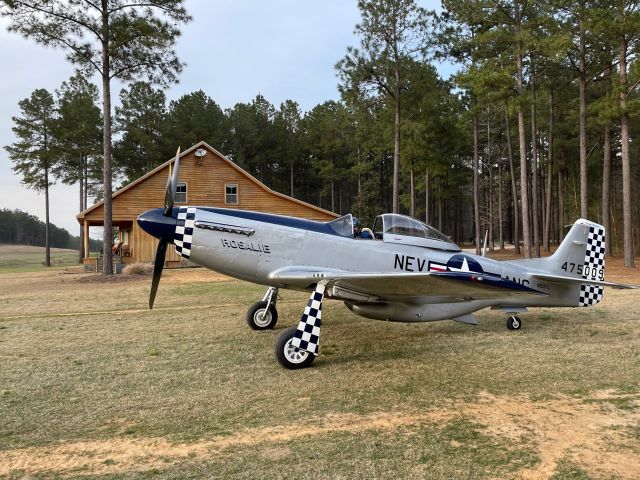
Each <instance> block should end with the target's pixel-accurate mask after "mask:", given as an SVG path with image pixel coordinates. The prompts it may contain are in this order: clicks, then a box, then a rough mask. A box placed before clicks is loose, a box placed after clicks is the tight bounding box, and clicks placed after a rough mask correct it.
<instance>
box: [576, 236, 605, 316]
mask: <svg viewBox="0 0 640 480" xmlns="http://www.w3.org/2000/svg"><path fill="white" fill-rule="evenodd" d="M604 252H605V231H604V227H602V226H600V225H591V226H589V235H588V237H587V249H586V252H585V255H584V268H583V274H582V278H585V279H586V278H592V279H593V278H598V277H597V273H596V272H600V271H601V270H604ZM603 296H604V287H599V286H596V285H589V284H587V283H583V284H582V285H580V299H579V300H578V305H579V306H580V307H589V306H591V305H595V304H596V303H598V302H600V300H602V297H603Z"/></svg>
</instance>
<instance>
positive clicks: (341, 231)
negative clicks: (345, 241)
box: [329, 213, 353, 237]
mask: <svg viewBox="0 0 640 480" xmlns="http://www.w3.org/2000/svg"><path fill="white" fill-rule="evenodd" d="M329 226H330V227H331V229H332V230H333V231H334V232H336V233H337V234H338V235H340V236H341V237H353V217H352V216H351V214H350V213H348V214H347V215H344V216H342V217H340V218H336V219H335V220H332V221H331V222H329Z"/></svg>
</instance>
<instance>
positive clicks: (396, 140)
mask: <svg viewBox="0 0 640 480" xmlns="http://www.w3.org/2000/svg"><path fill="white" fill-rule="evenodd" d="M395 77H396V88H395V102H394V103H395V119H394V125H393V213H398V212H399V210H398V209H399V204H398V200H399V198H398V196H399V195H400V191H399V176H400V70H399V69H398V68H397V67H396V71H395Z"/></svg>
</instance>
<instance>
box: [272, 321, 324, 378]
mask: <svg viewBox="0 0 640 480" xmlns="http://www.w3.org/2000/svg"><path fill="white" fill-rule="evenodd" d="M295 333H296V328H295V327H290V328H286V329H285V330H283V331H282V332H280V334H279V335H278V336H277V337H276V344H275V349H274V355H275V357H276V360H278V363H279V364H280V365H282V366H283V367H284V368H288V369H290V370H297V369H299V368H306V367H309V366H310V365H311V364H312V363H313V361H314V360H315V359H316V356H315V355H314V354H312V353H308V352H305V351H302V350H300V349H299V348H297V347H294V346H293V345H292V344H291V340H293V337H294V336H295Z"/></svg>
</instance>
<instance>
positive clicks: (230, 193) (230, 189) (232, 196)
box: [224, 183, 238, 205]
mask: <svg viewBox="0 0 640 480" xmlns="http://www.w3.org/2000/svg"><path fill="white" fill-rule="evenodd" d="M224 193H225V195H224V203H226V204H227V205H237V204H238V185H236V184H235V183H227V184H226V185H225V186H224Z"/></svg>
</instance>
